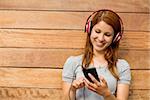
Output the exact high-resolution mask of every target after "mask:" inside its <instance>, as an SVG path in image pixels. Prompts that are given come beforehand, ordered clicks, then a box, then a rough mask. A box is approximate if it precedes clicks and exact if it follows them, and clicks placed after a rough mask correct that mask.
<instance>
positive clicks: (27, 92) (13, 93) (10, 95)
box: [0, 87, 150, 100]
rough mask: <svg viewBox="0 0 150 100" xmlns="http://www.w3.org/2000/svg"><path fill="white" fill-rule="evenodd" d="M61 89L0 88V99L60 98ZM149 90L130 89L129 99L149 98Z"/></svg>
mask: <svg viewBox="0 0 150 100" xmlns="http://www.w3.org/2000/svg"><path fill="white" fill-rule="evenodd" d="M61 97H62V90H61V89H40V88H7V87H1V88H0V98H1V100H61ZM149 99H150V90H130V95H129V100H149Z"/></svg>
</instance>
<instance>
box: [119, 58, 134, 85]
mask: <svg viewBox="0 0 150 100" xmlns="http://www.w3.org/2000/svg"><path fill="white" fill-rule="evenodd" d="M117 70H118V72H119V81H118V83H123V84H130V82H131V71H130V65H129V63H128V62H127V61H126V60H124V59H119V60H118V62H117Z"/></svg>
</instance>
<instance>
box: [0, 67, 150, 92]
mask: <svg viewBox="0 0 150 100" xmlns="http://www.w3.org/2000/svg"><path fill="white" fill-rule="evenodd" d="M61 73H62V69H41V68H0V86H2V87H37V88H58V89H60V88H61V83H62V79H61ZM145 76H147V78H145ZM149 76H150V70H132V84H131V89H150V84H145V83H150V77H149ZM142 79H143V81H142ZM143 84H144V85H143Z"/></svg>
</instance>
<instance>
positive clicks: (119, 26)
mask: <svg viewBox="0 0 150 100" xmlns="http://www.w3.org/2000/svg"><path fill="white" fill-rule="evenodd" d="M85 32H86V33H87V40H86V45H85V52H84V54H82V55H79V56H71V57H69V58H68V59H67V61H66V62H65V64H64V67H63V73H62V78H63V93H64V96H63V97H64V100H127V99H128V94H129V85H130V81H131V75H130V66H129V64H128V63H127V61H126V60H124V59H119V58H118V48H119V41H120V39H121V37H122V33H123V23H122V20H121V18H120V17H119V16H118V15H117V14H116V13H115V12H113V11H111V10H107V9H103V10H99V11H96V12H93V14H91V15H90V16H89V18H88V19H87V22H86V25H85ZM92 67H94V68H96V71H97V73H98V76H99V80H100V81H97V80H96V79H95V77H94V76H93V75H91V74H88V75H89V77H90V78H91V80H92V81H93V82H90V81H89V80H88V79H87V78H86V77H85V76H84V74H83V68H87V69H89V68H92Z"/></svg>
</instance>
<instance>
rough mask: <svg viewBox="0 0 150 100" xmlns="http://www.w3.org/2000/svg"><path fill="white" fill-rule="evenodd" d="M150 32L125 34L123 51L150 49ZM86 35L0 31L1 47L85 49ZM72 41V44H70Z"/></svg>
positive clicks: (122, 42)
mask: <svg viewBox="0 0 150 100" xmlns="http://www.w3.org/2000/svg"><path fill="white" fill-rule="evenodd" d="M149 33H150V32H125V33H124V36H123V40H122V41H121V44H120V48H121V49H140V50H143V49H144V50H145V49H150V46H149V44H150V41H149V39H148V37H149V36H150V35H149ZM86 35H87V34H86V33H84V32H83V31H79V30H19V29H18V30H15V29H10V30H9V29H0V42H1V43H0V47H25V48H70V49H71V48H80V49H81V48H84V45H85V41H86ZM70 41H71V42H70Z"/></svg>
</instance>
